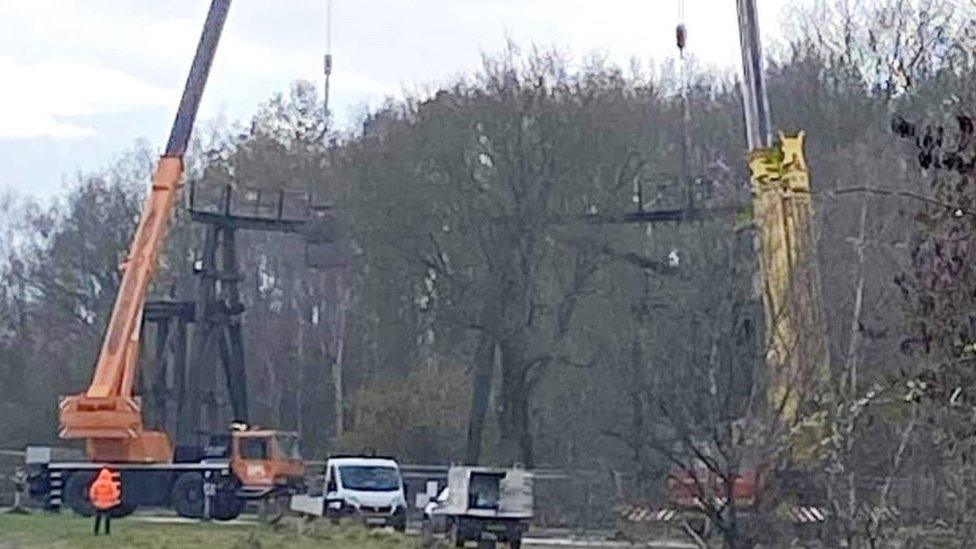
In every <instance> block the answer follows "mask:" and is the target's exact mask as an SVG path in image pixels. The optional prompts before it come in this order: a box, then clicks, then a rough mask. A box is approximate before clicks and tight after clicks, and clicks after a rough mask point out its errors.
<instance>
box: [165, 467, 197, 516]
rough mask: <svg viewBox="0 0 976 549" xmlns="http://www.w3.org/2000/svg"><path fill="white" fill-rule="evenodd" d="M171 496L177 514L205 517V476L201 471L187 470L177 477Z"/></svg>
mask: <svg viewBox="0 0 976 549" xmlns="http://www.w3.org/2000/svg"><path fill="white" fill-rule="evenodd" d="M171 496H172V501H173V508H174V509H176V514H177V515H179V516H181V517H184V518H201V517H203V477H202V476H201V475H200V473H192V472H186V473H183V474H181V475H180V476H178V477H176V482H174V483H173V491H172V494H171Z"/></svg>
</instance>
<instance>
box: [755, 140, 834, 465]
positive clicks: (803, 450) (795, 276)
mask: <svg viewBox="0 0 976 549" xmlns="http://www.w3.org/2000/svg"><path fill="white" fill-rule="evenodd" d="M803 140H804V134H803V132H800V133H799V134H797V135H794V136H785V135H783V134H780V138H779V142H778V143H775V144H774V145H773V146H772V147H769V148H758V149H755V150H753V151H752V152H751V153H750V154H749V168H750V171H751V172H752V178H751V182H752V185H751V187H752V207H753V219H754V222H755V225H756V228H757V231H758V235H759V241H760V246H759V248H760V249H759V264H760V272H761V275H762V299H763V307H764V309H765V316H766V347H765V348H766V361H765V362H766V368H767V371H766V376H764V377H765V380H766V382H767V383H768V392H767V394H768V398H769V404H770V405H771V406H773V407H774V412H775V414H774V417H777V418H779V420H780V421H782V424H783V426H784V427H785V428H786V429H789V430H791V431H792V433H793V436H794V448H795V450H794V457H797V458H800V459H813V458H815V457H816V456H817V454H818V448H819V446H820V444H819V443H820V440H821V439H822V433H823V420H822V413H821V412H820V411H819V410H817V408H818V407H817V406H816V403H817V401H818V399H819V398H822V394H821V389H822V388H823V387H822V384H823V382H825V381H826V380H827V378H828V376H829V364H828V352H827V341H826V339H827V338H826V326H825V324H824V317H823V306H822V303H821V286H820V272H819V269H818V265H817V261H816V240H815V235H814V231H813V206H812V203H811V200H810V176H809V172H808V170H807V164H806V159H805V158H804V154H803Z"/></svg>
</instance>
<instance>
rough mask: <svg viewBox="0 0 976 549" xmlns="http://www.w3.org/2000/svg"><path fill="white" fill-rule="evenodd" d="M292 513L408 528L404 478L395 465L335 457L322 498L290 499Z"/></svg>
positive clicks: (328, 468) (330, 462)
mask: <svg viewBox="0 0 976 549" xmlns="http://www.w3.org/2000/svg"><path fill="white" fill-rule="evenodd" d="M291 508H292V510H293V511H296V512H299V513H304V514H309V515H314V516H328V517H332V518H336V519H338V518H342V517H353V518H357V519H359V520H362V521H363V522H364V523H365V524H366V525H367V526H392V527H393V528H394V529H395V530H397V531H399V532H402V531H404V530H405V529H406V527H407V502H406V497H405V496H404V492H403V478H402V477H401V476H400V467H399V465H397V462H396V461H393V460H392V459H385V458H374V457H336V458H329V460H328V461H327V462H326V469H325V480H324V485H323V486H322V492H321V495H312V494H299V495H295V496H292V500H291Z"/></svg>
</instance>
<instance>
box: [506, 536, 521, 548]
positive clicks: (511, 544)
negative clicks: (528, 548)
mask: <svg viewBox="0 0 976 549" xmlns="http://www.w3.org/2000/svg"><path fill="white" fill-rule="evenodd" d="M508 549H522V536H519V537H517V538H512V539H510V540H508Z"/></svg>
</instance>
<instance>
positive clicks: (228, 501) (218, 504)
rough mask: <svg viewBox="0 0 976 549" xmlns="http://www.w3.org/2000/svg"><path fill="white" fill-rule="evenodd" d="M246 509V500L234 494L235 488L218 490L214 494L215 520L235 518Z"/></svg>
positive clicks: (213, 513)
mask: <svg viewBox="0 0 976 549" xmlns="http://www.w3.org/2000/svg"><path fill="white" fill-rule="evenodd" d="M242 511H244V500H242V499H241V498H239V497H237V495H236V494H234V490H233V488H232V487H231V488H222V489H219V490H217V495H216V496H214V501H213V511H212V513H211V514H212V515H213V518H214V520H222V521H226V520H234V519H236V518H237V517H239V516H240V515H241V512H242Z"/></svg>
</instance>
